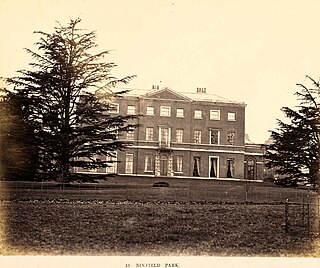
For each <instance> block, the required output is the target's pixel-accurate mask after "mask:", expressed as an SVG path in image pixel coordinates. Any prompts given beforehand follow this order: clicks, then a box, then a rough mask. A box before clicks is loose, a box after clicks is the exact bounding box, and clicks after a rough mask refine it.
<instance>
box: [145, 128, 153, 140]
mask: <svg viewBox="0 0 320 268" xmlns="http://www.w3.org/2000/svg"><path fill="white" fill-rule="evenodd" d="M146 141H153V127H146Z"/></svg>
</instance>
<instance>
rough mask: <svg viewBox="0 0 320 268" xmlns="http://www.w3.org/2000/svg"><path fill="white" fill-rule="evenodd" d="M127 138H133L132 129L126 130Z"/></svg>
mask: <svg viewBox="0 0 320 268" xmlns="http://www.w3.org/2000/svg"><path fill="white" fill-rule="evenodd" d="M127 140H134V130H128V131H127Z"/></svg>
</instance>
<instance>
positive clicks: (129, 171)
mask: <svg viewBox="0 0 320 268" xmlns="http://www.w3.org/2000/svg"><path fill="white" fill-rule="evenodd" d="M129 156H130V159H129V160H130V161H128V157H129ZM129 163H130V165H128V164H129ZM133 164H134V158H133V153H126V162H125V169H124V173H125V174H133Z"/></svg>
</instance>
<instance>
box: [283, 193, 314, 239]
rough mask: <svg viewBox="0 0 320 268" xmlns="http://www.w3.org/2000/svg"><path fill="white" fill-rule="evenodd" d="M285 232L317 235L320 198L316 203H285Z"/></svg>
mask: <svg viewBox="0 0 320 268" xmlns="http://www.w3.org/2000/svg"><path fill="white" fill-rule="evenodd" d="M284 217H285V232H286V233H289V232H299V233H307V234H319V232H320V198H319V197H318V198H317V200H316V202H306V201H305V200H303V201H302V202H289V201H288V200H287V201H286V202H285V213H284Z"/></svg>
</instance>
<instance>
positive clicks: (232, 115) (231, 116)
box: [228, 112, 236, 121]
mask: <svg viewBox="0 0 320 268" xmlns="http://www.w3.org/2000/svg"><path fill="white" fill-rule="evenodd" d="M228 121H236V113H235V112H228Z"/></svg>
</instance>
